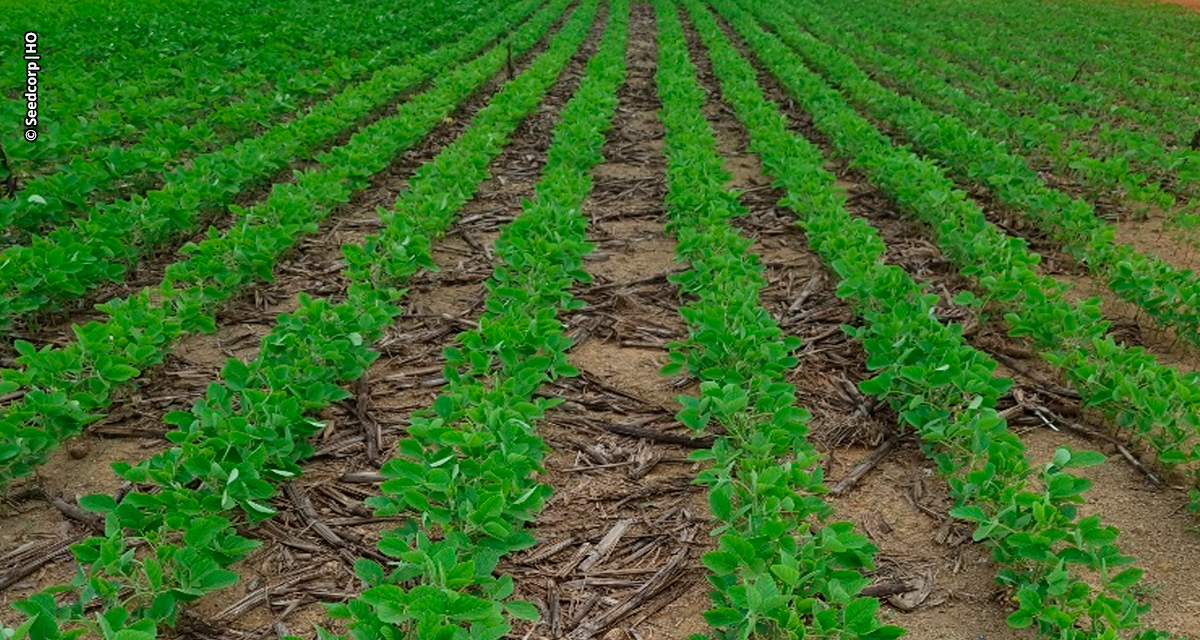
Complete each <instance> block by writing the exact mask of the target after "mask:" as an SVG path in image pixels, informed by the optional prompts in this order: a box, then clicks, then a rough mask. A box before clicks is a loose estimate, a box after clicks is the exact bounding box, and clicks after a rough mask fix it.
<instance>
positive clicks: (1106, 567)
mask: <svg viewBox="0 0 1200 640" xmlns="http://www.w3.org/2000/svg"><path fill="white" fill-rule="evenodd" d="M686 4H687V5H688V7H689V9H690V10H691V14H692V16H693V18H694V20H695V21H696V23H697V28H698V30H699V31H700V33H701V37H702V38H703V39H704V41H705V44H706V45H707V46H708V47H709V49H710V53H711V56H712V58H713V60H714V69H715V70H716V72H717V75H718V78H719V79H720V81H721V83H722V91H723V94H724V95H725V97H726V100H727V101H728V102H729V103H730V104H731V106H733V107H734V110H735V112H736V113H737V115H738V117H739V119H740V120H742V122H743V123H744V124H745V125H746V127H747V128H748V129H749V131H750V137H751V149H752V150H753V151H754V152H755V153H757V154H758V155H759V157H760V158H761V160H762V163H763V166H764V168H765V169H766V171H767V173H768V174H770V175H771V176H772V177H774V178H775V179H776V184H778V185H779V186H780V187H782V188H783V189H784V190H785V192H786V194H787V195H786V197H785V199H784V200H783V204H785V205H786V206H788V207H789V208H791V209H792V210H794V211H796V212H797V214H798V215H799V216H800V217H801V225H802V226H803V227H804V229H805V231H806V233H807V236H808V240H809V243H810V244H811V245H812V247H813V249H814V250H815V251H816V252H817V253H818V254H819V255H820V256H821V257H822V259H823V260H824V261H825V262H826V264H828V265H829V266H830V268H831V269H832V270H833V271H834V272H835V274H837V276H838V278H839V280H840V282H839V287H838V295H839V296H840V297H842V298H845V299H847V300H848V301H850V302H851V303H852V304H853V305H854V306H855V308H856V310H857V311H858V313H859V314H860V316H861V318H862V321H863V324H862V326H861V327H859V328H856V329H851V330H850V331H851V335H853V336H854V337H855V338H857V339H858V340H860V341H861V342H862V344H863V347H864V348H865V350H866V352H867V354H868V363H867V364H868V366H869V367H870V368H871V369H872V370H873V371H875V376H874V377H873V378H871V379H870V380H867V381H864V382H863V383H862V384H861V385H860V387H861V388H862V390H863V391H864V392H866V393H868V394H871V395H874V396H876V397H879V398H881V399H884V400H886V401H887V402H888V403H889V404H890V405H891V406H892V408H893V409H895V410H896V411H897V412H898V413H899V415H900V418H901V420H902V421H903V422H904V423H905V424H908V425H910V426H911V427H912V428H914V429H915V430H916V431H917V432H918V433H919V434H920V435H921V438H922V440H923V441H924V442H925V448H926V451H927V454H928V455H929V456H930V457H931V458H932V459H933V460H934V462H935V463H936V467H937V469H938V471H939V473H940V474H942V475H943V476H945V477H946V479H947V481H948V483H949V486H950V490H951V493H952V495H954V497H955V499H956V502H957V503H958V504H957V506H956V508H955V510H954V511H953V514H954V515H955V516H956V517H959V518H962V519H964V520H967V521H971V522H974V523H975V524H976V531H975V538H976V540H979V541H983V542H985V543H986V544H988V545H989V546H991V547H992V550H993V556H994V557H995V559H996V560H997V561H998V562H999V563H1000V564H1001V566H1003V567H1004V568H1003V570H1002V571H1001V572H1000V573H999V574H998V576H997V577H998V579H999V580H1000V581H1001V582H1002V583H1003V584H1005V585H1008V586H1009V587H1010V588H1011V589H1012V591H1013V593H1014V596H1015V597H1016V602H1017V603H1018V605H1019V609H1018V610H1017V611H1016V612H1015V613H1014V614H1013V615H1012V617H1011V618H1010V620H1009V622H1010V624H1012V625H1013V626H1020V627H1025V626H1034V625H1036V627H1037V628H1038V630H1039V631H1040V632H1041V633H1042V634H1043V635H1044V636H1045V637H1053V638H1072V639H1076V640H1077V639H1082V638H1113V637H1117V633H1118V632H1119V630H1125V629H1129V630H1138V636H1137V637H1142V638H1151V637H1153V638H1166V637H1168V636H1167V635H1166V634H1162V633H1161V632H1158V631H1154V630H1148V629H1145V628H1144V626H1143V625H1142V624H1141V622H1140V621H1139V620H1138V616H1139V615H1140V614H1141V613H1142V612H1143V611H1144V610H1145V607H1144V606H1143V605H1141V604H1140V603H1139V602H1138V601H1137V596H1136V593H1135V588H1134V586H1133V585H1135V584H1136V583H1137V581H1138V579H1139V578H1140V575H1141V574H1140V572H1139V571H1138V570H1136V569H1133V570H1126V571H1121V572H1116V569H1118V568H1119V567H1121V566H1122V565H1125V564H1128V563H1129V562H1131V559H1130V558H1128V557H1125V556H1123V555H1122V554H1121V553H1120V551H1119V549H1118V548H1117V546H1116V544H1115V541H1116V538H1117V531H1116V529H1114V528H1112V527H1109V526H1105V525H1103V524H1102V523H1101V522H1100V520H1099V519H1098V518H1096V517H1089V518H1082V519H1081V518H1079V517H1078V513H1077V505H1078V504H1080V503H1081V502H1082V500H1083V499H1082V497H1081V494H1082V493H1083V492H1084V491H1086V489H1087V488H1088V486H1089V483H1088V482H1087V481H1086V480H1083V479H1081V478H1078V477H1077V476H1074V475H1072V474H1070V473H1069V472H1068V471H1067V470H1068V469H1071V468H1078V467H1084V466H1090V465H1093V464H1096V463H1098V462H1099V461H1100V460H1101V459H1102V458H1101V457H1100V456H1099V455H1098V454H1094V453H1088V452H1072V451H1068V450H1066V449H1062V450H1059V451H1058V452H1056V455H1055V457H1054V460H1053V461H1052V462H1051V463H1050V464H1049V465H1047V466H1046V467H1045V468H1044V469H1043V470H1042V471H1041V473H1040V475H1038V476H1035V475H1034V474H1033V473H1032V470H1031V469H1030V465H1029V462H1028V461H1027V459H1026V456H1025V451H1024V448H1023V446H1022V445H1021V443H1020V440H1019V439H1018V438H1017V437H1016V436H1015V435H1013V434H1012V433H1011V432H1010V431H1009V430H1008V429H1007V427H1006V425H1005V423H1004V420H1003V419H1002V418H1001V417H1000V416H999V415H998V414H997V413H996V411H995V403H996V400H997V399H998V398H999V397H1000V396H1001V395H1002V394H1003V393H1004V392H1005V391H1006V390H1007V388H1008V387H1009V386H1010V385H1011V381H1009V380H1005V379H1000V378H996V377H995V376H994V371H995V367H996V364H995V362H994V361H992V360H991V359H989V358H988V357H987V356H986V355H984V354H982V353H980V352H978V351H976V350H974V349H971V348H969V347H967V346H966V345H964V344H963V341H962V333H961V329H960V328H959V327H956V326H947V325H943V324H941V323H940V322H938V320H937V318H936V316H935V315H934V313H933V312H934V309H935V307H934V305H935V304H936V303H937V300H938V298H937V296H934V295H928V294H926V293H925V292H924V291H923V289H922V287H921V286H919V285H917V284H916V283H915V282H914V281H913V280H912V279H911V278H910V277H909V276H908V275H907V274H906V273H905V271H904V270H903V269H900V268H899V267H896V266H892V265H887V264H885V263H884V260H883V256H884V252H885V246H884V244H883V242H882V240H881V239H880V238H879V235H878V233H876V232H875V230H874V229H873V228H872V227H871V226H870V225H868V224H867V223H865V222H864V221H862V220H860V219H856V218H852V217H851V216H850V215H849V214H848V213H847V212H846V210H845V207H844V199H843V198H842V197H841V196H839V195H836V194H835V193H834V191H833V184H834V177H833V176H832V175H830V174H829V173H828V172H826V171H825V170H824V169H823V168H822V165H823V163H824V159H823V158H822V156H821V153H820V151H819V150H818V149H817V148H816V147H814V146H813V145H812V144H811V143H809V142H807V141H806V140H804V139H803V138H801V137H799V136H796V135H795V134H793V133H792V132H790V131H789V130H788V129H787V122H786V120H785V119H784V118H783V117H782V115H781V114H780V113H779V111H778V109H777V108H776V107H775V106H774V105H773V104H771V103H769V102H767V101H766V99H765V97H764V96H763V94H762V90H761V89H760V88H759V87H758V84H757V82H756V80H755V71H754V69H753V67H751V66H750V65H749V64H748V63H747V62H746V61H745V60H744V59H742V58H741V57H740V55H739V54H737V52H736V51H735V50H733V49H732V47H731V46H730V44H729V43H728V42H727V41H726V40H725V39H724V36H722V35H721V34H720V32H719V30H718V28H717V24H716V21H715V20H714V19H713V17H712V16H711V15H710V14H708V13H707V11H706V10H704V9H703V8H702V7H700V6H699V4H698V3H697V2H695V1H694V0H688V1H687V3H686ZM712 4H713V5H714V6H716V7H717V8H718V10H719V11H720V12H721V13H722V14H723V15H724V16H725V17H726V18H727V19H728V20H729V21H730V24H731V26H732V27H733V28H734V30H735V31H736V32H737V33H738V34H740V35H741V36H742V37H743V38H745V41H746V43H747V45H748V46H749V48H750V49H751V50H753V51H754V52H755V54H756V55H757V56H758V58H759V60H761V61H762V62H763V64H764V65H765V66H766V67H767V68H768V69H769V70H770V71H771V73H772V74H774V75H775V76H776V77H777V78H778V79H779V80H780V81H781V82H782V84H783V85H784V86H785V87H786V88H787V89H788V90H789V92H790V93H791V94H792V96H794V97H795V98H796V99H797V100H799V101H800V102H801V103H802V104H803V105H804V107H805V108H807V109H808V110H810V111H811V112H812V113H813V115H814V116H815V123H816V126H817V127H818V129H820V130H821V131H822V132H823V133H824V134H825V135H826V136H828V137H829V139H830V141H831V143H832V144H833V146H834V147H835V149H838V150H839V151H841V152H843V153H845V154H846V155H847V156H849V157H851V158H852V159H854V160H855V161H856V162H857V163H858V164H859V165H860V166H862V167H864V168H865V169H866V170H867V172H868V174H869V175H870V176H871V178H872V180H873V181H876V182H878V183H879V184H881V185H882V186H884V187H885V188H886V189H888V190H889V191H891V192H892V193H893V194H894V195H895V196H896V197H897V198H898V199H900V200H901V201H902V202H903V201H905V199H909V198H911V199H913V200H914V201H920V202H921V203H922V204H923V206H926V207H929V208H933V207H934V206H939V207H940V208H938V209H936V210H938V211H941V210H944V209H945V208H949V207H952V206H959V205H957V204H955V203H960V202H963V200H962V198H961V197H960V196H952V195H950V194H952V193H953V192H952V189H950V188H944V187H942V186H941V185H940V184H939V185H936V186H935V185H933V184H932V183H931V182H928V178H927V177H928V176H932V175H935V169H934V168H933V167H932V166H929V165H922V161H920V160H919V159H918V158H916V157H915V156H913V155H911V154H910V153H909V152H907V151H906V150H904V149H902V148H896V147H893V146H892V145H891V144H890V142H889V141H887V139H886V138H884V137H883V136H882V135H881V134H879V133H878V131H877V130H875V129H874V128H873V127H871V126H870V124H869V123H867V122H866V121H864V120H862V119H861V118H859V117H858V116H857V115H856V114H855V113H854V112H853V110H852V109H850V108H849V107H848V106H847V105H846V104H845V102H844V99H843V98H842V97H841V96H840V95H839V94H837V93H836V92H834V91H832V90H830V89H829V88H828V87H827V86H825V85H823V84H822V83H821V81H820V80H819V78H817V77H816V76H814V75H813V74H812V73H811V72H809V71H807V70H806V69H804V67H803V65H802V64H801V63H800V62H799V61H798V60H797V59H796V56H795V54H793V53H792V52H791V51H790V50H789V49H787V47H785V46H783V45H782V43H780V42H779V40H778V39H776V38H775V37H774V36H773V35H771V34H770V33H768V32H766V31H765V30H763V29H762V27H761V26H759V25H758V23H757V22H756V21H755V20H754V18H753V17H751V16H750V15H749V13H747V12H746V11H744V10H742V9H741V8H739V6H738V3H737V2H736V0H714V2H713V3H712ZM755 7H756V9H757V10H759V11H761V12H762V13H763V14H764V15H770V14H772V13H774V11H773V10H772V9H771V8H770V7H767V6H766V5H762V4H756V5H755ZM922 180H926V181H925V182H922ZM935 202H936V203H941V204H940V205H935V204H934V203H935ZM912 206H914V208H915V205H912ZM950 228H952V227H951V225H950V224H949V223H943V224H942V225H941V226H939V231H945V230H947V229H950ZM975 229H978V230H977V231H976V233H975V235H973V236H970V237H972V238H974V241H973V244H972V245H971V246H973V247H974V246H977V245H983V244H985V239H986V238H987V237H988V236H987V235H986V234H984V233H981V232H980V231H982V229H979V227H975ZM956 240H958V241H959V242H966V241H965V240H962V239H960V238H956ZM1031 262H1033V261H1032V260H1031V259H1029V258H1025V257H1023V256H1022V255H1021V254H1017V255H1016V256H1015V257H1014V258H1013V259H1012V261H1011V262H1010V263H1006V264H1008V265H1009V266H1008V267H1007V268H1008V269H1011V270H1015V269H1016V268H1019V267H1020V266H1021V265H1028V264H1030V263H1031ZM994 264H998V263H989V264H987V265H986V266H989V267H991V266H993V265H994ZM1026 268H1027V267H1026ZM996 272H1005V270H1004V269H998V268H997V269H995V270H994V271H987V270H984V269H980V271H978V273H984V274H991V273H996ZM1042 299H1044V298H1042ZM1081 575H1087V577H1088V579H1087V581H1085V580H1083V579H1082V577H1081Z"/></svg>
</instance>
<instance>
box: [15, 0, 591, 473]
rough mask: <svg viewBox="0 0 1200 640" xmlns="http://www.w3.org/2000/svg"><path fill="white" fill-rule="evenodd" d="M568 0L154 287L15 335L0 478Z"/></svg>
mask: <svg viewBox="0 0 1200 640" xmlns="http://www.w3.org/2000/svg"><path fill="white" fill-rule="evenodd" d="M568 2H569V0H555V2H552V3H551V4H550V5H548V6H547V7H546V8H545V9H544V10H543V11H541V12H540V13H539V14H538V16H537V17H535V18H533V19H532V20H531V21H530V22H528V23H527V24H525V25H524V26H523V27H522V28H521V29H520V30H519V31H518V32H517V33H516V34H514V35H513V37H511V38H509V39H507V40H506V41H505V42H504V43H502V44H501V45H500V46H497V47H495V48H493V49H492V50H491V51H490V52H489V53H486V54H484V55H483V56H481V57H479V58H476V59H475V60H473V61H471V62H470V63H468V64H466V65H463V66H460V67H458V68H457V69H456V70H455V71H454V72H452V73H450V74H448V75H446V76H444V77H442V78H440V79H439V80H438V81H437V82H435V83H434V85H433V87H431V88H430V90H429V91H428V92H426V93H424V94H421V95H419V96H416V97H415V98H413V99H412V100H411V101H409V102H407V103H405V104H403V105H401V106H400V107H399V109H398V110H397V111H396V113H395V114H393V115H392V116H389V117H387V118H384V119H382V120H379V121H378V122H376V123H374V124H372V125H371V126H369V127H366V128H365V129H363V130H362V131H360V132H358V133H356V134H355V135H354V136H353V137H351V139H350V140H349V141H348V142H347V144H346V145H344V146H342V147H338V148H336V149H334V150H332V151H330V152H329V153H328V154H326V155H325V156H324V157H322V160H323V164H322V165H320V166H317V167H313V168H310V169H307V170H305V171H303V172H301V173H300V174H299V175H298V176H297V177H296V180H295V181H293V182H290V183H286V184H282V185H279V186H277V187H276V188H275V189H274V190H273V192H272V194H271V196H270V197H269V198H268V199H267V200H266V201H265V202H263V203H262V204H260V205H257V206H255V207H252V208H250V209H248V210H246V211H245V212H244V213H243V216H242V218H241V220H239V222H238V223H237V224H236V225H235V226H233V227H232V228H230V229H229V230H228V231H226V232H225V233H218V232H216V231H215V230H214V231H212V232H211V233H210V235H209V238H208V239H206V240H204V241H202V242H200V243H198V244H195V245H188V246H186V247H184V249H183V250H184V252H186V253H188V254H190V257H189V258H188V259H186V260H183V261H181V262H177V263H175V264H172V265H170V266H169V267H167V270H166V276H165V279H164V281H163V282H162V284H161V285H160V286H159V287H157V288H147V289H145V290H143V291H141V292H140V293H138V294H136V295H134V296H131V297H129V298H125V299H118V300H114V301H111V302H108V303H106V304H104V305H101V306H100V308H101V310H103V311H105V312H106V313H107V314H108V315H109V317H108V319H107V320H106V321H104V322H91V323H88V324H87V325H84V326H82V327H75V329H74V330H75V335H76V338H77V340H76V341H75V342H72V343H70V344H68V345H66V346H65V347H56V346H54V345H47V346H45V347H43V348H42V349H40V350H36V349H35V348H34V347H33V345H31V344H29V343H27V342H24V341H17V343H16V348H17V351H18V353H19V354H20V357H19V358H18V359H17V364H18V365H19V366H21V367H22V368H21V369H5V370H4V371H3V372H0V380H2V382H0V389H2V390H4V391H5V392H8V391H13V390H18V389H20V390H24V391H25V394H24V395H23V396H22V397H21V398H20V399H19V400H17V401H16V402H15V403H14V404H12V405H10V406H9V407H6V409H5V411H4V414H3V417H2V418H0V486H4V485H7V484H8V483H10V482H11V481H12V480H14V479H16V478H20V477H23V476H25V475H28V474H29V473H31V472H32V471H34V470H35V469H37V468H38V466H40V465H41V464H42V463H43V462H44V461H45V460H46V457H47V456H48V455H49V454H50V452H52V451H53V450H55V449H56V448H57V447H58V445H59V444H60V443H61V442H62V440H63V439H64V438H66V437H68V436H71V435H74V434H76V433H78V432H79V431H80V430H81V429H82V428H83V427H84V426H85V425H87V424H88V423H89V422H91V421H93V420H95V419H97V418H99V417H100V416H101V412H102V411H103V410H104V409H105V408H107V407H108V406H109V405H110V404H111V403H112V400H113V395H114V391H116V390H117V389H119V388H122V387H124V386H125V385H127V384H129V383H130V381H132V380H133V379H135V378H136V377H137V376H139V375H140V374H141V372H142V371H143V370H145V369H146V368H148V367H151V366H155V365H157V364H159V363H160V362H161V361H162V358H163V357H165V356H166V354H167V353H168V352H169V351H170V349H171V347H172V345H173V344H174V342H175V341H176V340H177V339H178V338H180V337H181V336H183V335H185V334H188V333H193V332H197V331H213V330H215V316H216V313H217V311H218V310H219V309H220V307H221V305H222V304H224V303H225V302H226V301H228V300H229V299H230V298H231V297H232V296H233V295H234V294H236V293H237V292H238V291H239V290H240V289H241V288H242V287H245V286H246V285H249V284H250V283H252V282H255V281H269V280H270V279H271V270H272V268H273V267H274V265H275V263H276V261H277V260H278V259H279V257H280V256H281V255H282V254H283V253H284V252H285V251H287V250H289V249H290V248H291V247H293V246H294V245H295V243H296V242H297V241H298V240H299V239H300V238H301V237H303V236H305V235H309V234H312V233H314V232H315V231H316V230H317V224H318V223H319V222H320V221H321V220H322V219H324V218H325V217H326V216H327V215H328V214H329V213H330V212H331V211H332V210H333V208H334V207H336V206H338V205H341V204H345V203H346V202H349V200H350V198H351V197H352V196H353V194H354V193H356V192H358V191H361V190H363V189H365V188H366V187H367V186H368V184H369V180H370V178H371V176H372V175H374V174H375V173H378V172H379V171H381V170H383V169H384V168H386V167H387V166H388V165H389V164H391V162H392V161H393V160H395V159H396V158H397V157H398V156H399V155H400V154H401V153H402V152H403V151H404V150H406V149H409V148H411V147H412V146H413V145H415V144H416V143H418V142H419V141H420V140H421V139H422V138H424V137H425V136H426V135H427V134H428V133H429V132H430V131H432V130H433V128H434V127H435V126H436V125H437V124H438V123H439V122H441V121H442V120H443V119H444V118H446V117H448V116H449V115H450V114H451V113H453V111H454V109H455V108H457V106H458V105H460V104H462V102H463V101H465V100H466V99H467V98H469V97H470V96H471V95H472V94H473V93H475V92H476V91H478V90H479V89H480V88H481V87H482V86H484V84H485V83H486V82H487V81H488V80H489V79H490V78H492V77H493V76H495V75H496V74H497V73H499V72H500V70H501V69H503V68H504V64H505V60H506V56H507V55H508V46H507V45H508V44H511V46H512V50H513V52H514V53H517V54H520V53H523V52H525V51H527V50H529V49H530V48H531V47H533V46H534V45H535V44H536V43H537V42H538V40H539V39H540V38H542V36H543V34H544V33H545V32H546V30H547V29H548V28H549V27H550V26H551V25H552V24H553V23H554V22H555V21H557V20H558V19H559V17H560V14H561V12H562V11H563V9H564V8H565V7H566V6H567V4H568ZM533 3H534V2H532V1H530V2H526V3H525V4H524V5H516V7H515V8H516V9H518V10H522V9H525V8H528V7H529V6H531V5H532V4H533Z"/></svg>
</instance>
